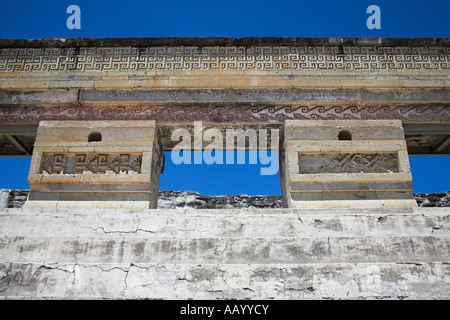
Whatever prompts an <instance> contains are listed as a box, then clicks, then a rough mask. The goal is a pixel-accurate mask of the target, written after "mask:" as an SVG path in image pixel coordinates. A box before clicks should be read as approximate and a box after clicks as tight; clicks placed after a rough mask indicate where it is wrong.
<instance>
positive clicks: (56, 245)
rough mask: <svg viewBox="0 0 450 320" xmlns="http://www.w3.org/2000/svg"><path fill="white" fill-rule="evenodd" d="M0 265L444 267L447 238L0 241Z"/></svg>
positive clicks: (448, 247) (121, 237)
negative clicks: (425, 264) (435, 264)
mask: <svg viewBox="0 0 450 320" xmlns="http://www.w3.org/2000/svg"><path fill="white" fill-rule="evenodd" d="M0 247H1V248H2V250H1V252H0V261H2V262H11V263H12V262H14V261H27V262H30V263H39V262H41V263H44V262H46V263H68V262H77V263H123V262H133V263H162V264H163V263H177V264H178V263H192V264H202V263H210V264H214V263H215V264H223V263H225V264H241V263H248V264H269V263H299V264H305V263H407V262H423V261H427V262H448V259H449V257H448V252H449V250H450V237H449V236H438V235H433V236H419V237H415V236H405V237H400V236H397V237H395V236H393V237H356V238H355V237H349V238H344V237H336V238H330V237H313V238H267V237H265V238H175V239H174V238H147V237H139V238H127V237H126V236H124V235H120V234H119V235H117V236H110V237H108V238H92V237H89V238H85V237H70V238H60V237H22V236H16V237H0Z"/></svg>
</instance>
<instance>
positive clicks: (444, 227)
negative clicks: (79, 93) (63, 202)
mask: <svg viewBox="0 0 450 320" xmlns="http://www.w3.org/2000/svg"><path fill="white" fill-rule="evenodd" d="M93 203H94V202H93ZM75 204H76V203H75ZM449 217H450V208H379V209H187V210H183V209H154V210H151V209H139V210H124V209H121V210H106V209H101V207H100V208H99V209H81V208H77V209H74V208H72V209H43V208H42V207H41V208H24V209H6V210H4V211H0V234H1V235H3V236H6V237H15V236H23V237H52V236H55V237H85V238H86V237H88V238H108V237H120V236H126V237H127V238H142V237H145V238H159V239H163V238H188V237H192V238H199V237H202V238H245V237H246V238H252V237H253V238H265V237H266V238H267V237H272V238H286V237H291V238H312V237H328V238H336V237H347V238H348V237H388V236H397V237H398V236H404V237H410V236H433V235H441V236H445V235H447V236H448V235H450V233H449V232H450V224H449V223H450V221H449V219H448V218H449ZM36 226H40V227H39V228H37V227H36ZM267 226H271V227H270V228H267Z"/></svg>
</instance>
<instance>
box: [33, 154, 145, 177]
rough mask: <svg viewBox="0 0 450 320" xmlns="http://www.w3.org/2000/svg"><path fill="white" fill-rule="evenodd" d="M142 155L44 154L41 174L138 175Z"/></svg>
mask: <svg viewBox="0 0 450 320" xmlns="http://www.w3.org/2000/svg"><path fill="white" fill-rule="evenodd" d="M141 165H142V154H138V153H136V154H132V153H120V154H119V153H109V154H106V153H44V154H43V155H42V167H41V173H43V174H140V173H141Z"/></svg>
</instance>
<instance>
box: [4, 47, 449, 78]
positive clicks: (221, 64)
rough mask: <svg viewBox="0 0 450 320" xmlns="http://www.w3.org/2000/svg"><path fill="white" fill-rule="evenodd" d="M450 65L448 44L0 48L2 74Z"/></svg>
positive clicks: (403, 67)
mask: <svg viewBox="0 0 450 320" xmlns="http://www.w3.org/2000/svg"><path fill="white" fill-rule="evenodd" d="M399 69H412V70H422V69H450V48H449V47H446V46H442V47H441V46H436V47H435V46H419V47H408V46H405V47H393V46H376V47H374V46H367V47H364V46H296V47H291V46H267V47H259V46H258V47H237V46H226V47H218V46H211V47H184V46H180V47H144V48H135V47H91V48H2V49H0V72H17V71H31V72H34V71H47V72H48V71H74V70H76V71H84V72H87V71H139V70H399Z"/></svg>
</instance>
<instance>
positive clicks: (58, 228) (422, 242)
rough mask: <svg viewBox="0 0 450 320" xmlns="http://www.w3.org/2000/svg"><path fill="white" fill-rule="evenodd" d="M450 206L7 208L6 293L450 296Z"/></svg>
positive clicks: (2, 294) (1, 285)
mask: <svg viewBox="0 0 450 320" xmlns="http://www.w3.org/2000/svg"><path fill="white" fill-rule="evenodd" d="M449 226H450V208H389V209H388V208H383V209H315V210H311V209H239V210H237V209H216V210H198V209H186V210H180V209H160V210H158V209H156V210H150V209H149V210H87V209H86V210H84V209H71V210H68V209H67V210H59V209H52V210H50V209H4V210H2V211H0V298H4V299H22V298H33V299H34V298H36V299H44V298H52V299H70V298H76V299H84V298H85V299H97V298H107V299H108V298H111V299H122V298H124V299H133V298H139V299H144V298H150V299H190V298H193V299H230V298H237V299H265V298H277V299H309V298H312V299H318V298H319V299H322V298H336V299H340V298H342V299H347V298H372V297H373V298H386V297H387V298H403V297H409V298H439V299H440V298H442V299H448V298H449V297H450V231H449V230H450V228H449Z"/></svg>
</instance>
